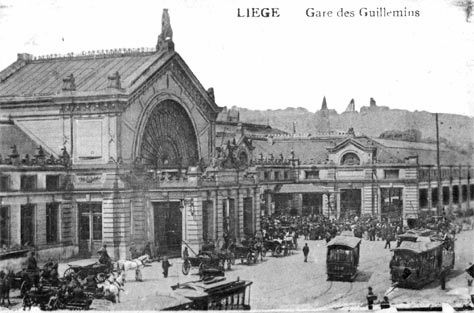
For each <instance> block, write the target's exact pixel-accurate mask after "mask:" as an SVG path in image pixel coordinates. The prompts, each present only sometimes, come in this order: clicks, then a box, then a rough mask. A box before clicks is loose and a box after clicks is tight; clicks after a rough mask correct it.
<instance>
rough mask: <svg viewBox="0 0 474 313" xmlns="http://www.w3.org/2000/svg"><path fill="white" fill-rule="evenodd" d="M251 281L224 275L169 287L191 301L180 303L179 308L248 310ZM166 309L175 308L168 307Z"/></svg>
mask: <svg viewBox="0 0 474 313" xmlns="http://www.w3.org/2000/svg"><path fill="white" fill-rule="evenodd" d="M251 285H252V282H251V281H246V280H240V279H239V278H237V279H236V280H232V281H228V280H226V279H225V278H224V277H215V278H213V279H210V280H199V281H193V282H188V283H184V284H177V285H174V286H172V287H171V288H172V289H173V290H174V291H175V293H176V294H177V295H179V296H181V297H184V298H187V299H189V300H191V301H192V303H186V304H185V305H184V306H182V305H181V304H180V307H179V309H188V310H199V311H207V310H213V311H221V310H238V311H247V310H250V286H251ZM166 310H176V307H170V308H167V309H166Z"/></svg>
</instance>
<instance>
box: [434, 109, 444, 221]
mask: <svg viewBox="0 0 474 313" xmlns="http://www.w3.org/2000/svg"><path fill="white" fill-rule="evenodd" d="M435 118H436V166H437V168H438V176H437V178H438V204H437V206H436V209H437V210H436V213H437V214H436V215H438V216H440V215H441V212H442V210H443V203H442V201H443V186H442V184H441V165H440V160H439V157H440V156H439V124H438V113H435Z"/></svg>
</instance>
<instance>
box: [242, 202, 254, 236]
mask: <svg viewBox="0 0 474 313" xmlns="http://www.w3.org/2000/svg"><path fill="white" fill-rule="evenodd" d="M253 220H254V218H253V198H252V197H246V198H244V234H245V236H247V237H253V235H254V227H253V226H254V225H253V224H254V222H253Z"/></svg>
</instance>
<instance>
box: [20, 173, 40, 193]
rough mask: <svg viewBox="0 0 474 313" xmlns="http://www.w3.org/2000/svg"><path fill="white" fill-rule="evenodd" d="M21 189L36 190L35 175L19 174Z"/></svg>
mask: <svg viewBox="0 0 474 313" xmlns="http://www.w3.org/2000/svg"><path fill="white" fill-rule="evenodd" d="M21 190H23V191H32V190H36V175H21Z"/></svg>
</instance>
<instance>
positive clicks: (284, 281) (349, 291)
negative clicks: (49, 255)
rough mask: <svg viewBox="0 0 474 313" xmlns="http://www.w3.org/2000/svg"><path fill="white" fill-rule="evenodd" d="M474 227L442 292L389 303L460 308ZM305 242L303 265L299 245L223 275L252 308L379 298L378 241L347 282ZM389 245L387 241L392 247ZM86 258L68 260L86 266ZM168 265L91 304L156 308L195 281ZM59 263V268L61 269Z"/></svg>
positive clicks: (386, 282) (415, 293)
mask: <svg viewBox="0 0 474 313" xmlns="http://www.w3.org/2000/svg"><path fill="white" fill-rule="evenodd" d="M472 238H474V231H472V230H471V231H464V232H462V233H461V234H459V235H458V237H457V241H456V265H455V269H454V270H453V271H451V273H450V275H449V278H448V281H447V286H446V287H447V288H446V290H444V291H443V290H441V288H440V284H439V282H433V283H431V284H429V285H427V286H425V287H424V288H423V289H422V290H409V289H401V288H396V289H395V290H393V291H391V292H390V293H389V294H388V296H389V299H390V302H391V303H392V304H395V305H397V306H408V305H409V306H416V305H420V306H424V305H429V304H431V305H436V304H441V303H443V302H444V303H449V304H451V305H453V306H462V305H463V304H466V303H469V295H468V289H467V284H466V278H465V273H464V269H465V268H466V266H467V264H468V263H469V262H472V260H474V246H473V245H472ZM305 242H307V243H308V245H309V247H310V258H309V260H308V263H304V262H303V254H302V252H301V249H298V251H295V252H294V254H293V255H290V256H287V257H281V258H275V257H271V256H268V257H266V258H265V260H264V261H263V262H259V263H257V264H255V265H250V266H247V265H245V264H240V260H236V264H235V265H234V266H233V267H232V270H230V271H226V277H227V278H228V279H235V278H237V277H239V278H240V279H244V280H251V281H253V285H252V286H251V299H250V303H251V306H252V309H255V310H269V309H282V310H287V309H288V310H289V309H293V310H294V309H301V310H305V309H306V310H307V309H312V310H314V309H336V308H337V309H351V310H364V309H366V301H365V296H366V293H367V287H369V286H371V287H372V288H373V289H374V293H375V294H376V295H378V297H379V299H381V297H383V295H384V293H385V292H387V291H388V290H389V289H390V288H391V281H390V277H389V267H388V264H389V261H390V258H391V252H390V251H389V250H388V249H384V248H383V247H384V244H385V243H384V242H382V241H375V242H371V241H367V240H363V242H362V244H361V259H360V265H359V275H358V276H357V278H356V280H355V281H354V282H352V283H350V282H339V281H334V282H331V281H327V280H326V255H325V254H326V244H325V242H324V241H322V240H319V241H309V240H308V241H305V240H303V239H300V240H299V246H300V247H301V246H302V245H304V243H305ZM394 244H395V243H394V242H392V246H393V245H394ZM92 262H94V260H92V259H88V260H79V261H74V262H70V263H75V264H84V265H85V264H89V263H92ZM171 263H172V264H173V266H172V267H171V268H170V275H169V277H168V278H167V279H165V278H163V275H162V273H161V271H162V270H161V263H159V262H154V263H152V264H151V266H147V267H145V268H144V269H143V271H142V273H143V278H144V282H136V281H135V277H134V272H133V271H129V272H128V273H127V282H126V284H125V291H124V292H122V293H121V295H120V298H121V303H118V304H112V303H110V302H109V301H105V300H94V303H93V306H92V307H93V308H94V309H98V310H119V311H122V310H153V309H156V308H157V307H158V306H157V305H158V303H157V297H156V295H157V294H160V295H169V296H172V290H171V288H170V287H171V286H172V285H174V284H177V283H183V282H186V281H191V280H197V279H198V276H197V268H193V269H192V270H191V273H190V275H188V276H185V275H183V273H182V272H181V265H182V261H181V260H180V259H172V260H171ZM67 267H68V266H67V264H66V263H62V264H60V272H61V273H62V272H63V271H64V270H65V269H66V268H67ZM17 295H18V291H13V292H12V293H11V297H12V302H13V303H14V306H13V308H19V307H20V302H21V299H19V298H15V297H16V296H17Z"/></svg>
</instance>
